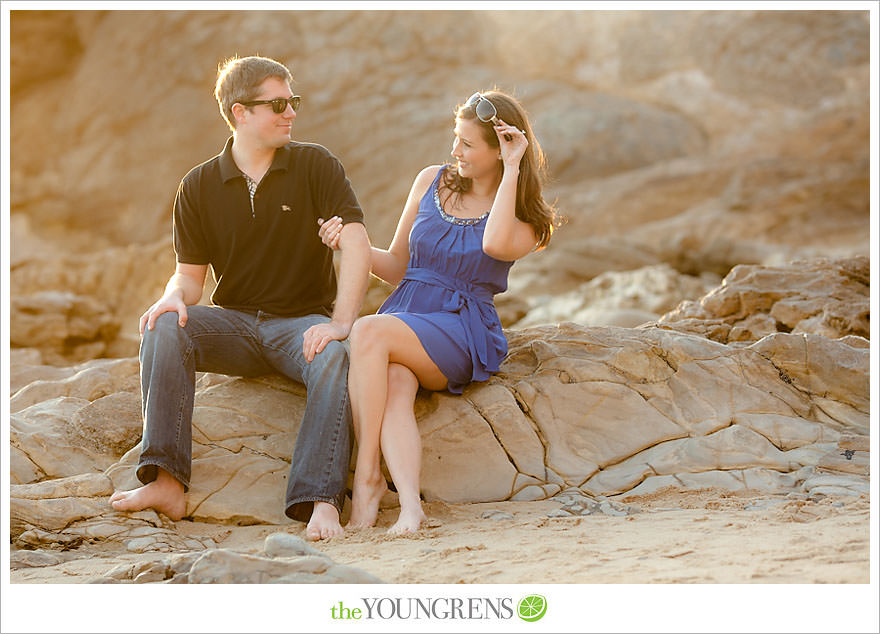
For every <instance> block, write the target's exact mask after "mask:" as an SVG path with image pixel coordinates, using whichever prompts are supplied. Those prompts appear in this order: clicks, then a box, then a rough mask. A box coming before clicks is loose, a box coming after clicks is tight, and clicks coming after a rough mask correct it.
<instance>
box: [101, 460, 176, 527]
mask: <svg viewBox="0 0 880 634" xmlns="http://www.w3.org/2000/svg"><path fill="white" fill-rule="evenodd" d="M110 506H112V507H113V508H114V509H116V510H117V511H143V510H144V509H153V510H154V511H157V512H159V513H162V514H164V515H167V516H168V517H169V518H171V519H172V520H174V521H177V520H179V519H180V518H181V517H183V515H184V513H186V497H184V493H183V485H182V484H181V483H180V482H178V481H177V480H176V479H175V478H174V477H173V476H172V475H171V474H169V473H168V472H167V471H163V470H162V469H159V472H158V475H157V477H156V479H155V480H153V481H152V482H150V483H149V484H145V485H144V486H142V487H138V488H137V489H132V490H131V491H116V492H115V493H114V494H113V495H111V496H110Z"/></svg>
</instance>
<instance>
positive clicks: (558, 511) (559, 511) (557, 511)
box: [547, 509, 571, 517]
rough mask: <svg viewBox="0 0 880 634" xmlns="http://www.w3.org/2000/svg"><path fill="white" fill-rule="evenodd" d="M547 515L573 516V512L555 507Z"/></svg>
mask: <svg viewBox="0 0 880 634" xmlns="http://www.w3.org/2000/svg"><path fill="white" fill-rule="evenodd" d="M547 517H571V513H570V512H568V511H565V510H563V509H553V510H552V511H550V512H549V513H547Z"/></svg>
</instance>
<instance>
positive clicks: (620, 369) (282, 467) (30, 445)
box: [11, 259, 870, 551]
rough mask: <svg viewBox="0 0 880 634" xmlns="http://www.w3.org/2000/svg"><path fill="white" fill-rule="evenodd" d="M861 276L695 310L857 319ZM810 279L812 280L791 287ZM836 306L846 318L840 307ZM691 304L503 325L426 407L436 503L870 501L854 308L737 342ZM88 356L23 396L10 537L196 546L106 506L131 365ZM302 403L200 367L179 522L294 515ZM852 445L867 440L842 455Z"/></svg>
mask: <svg viewBox="0 0 880 634" xmlns="http://www.w3.org/2000/svg"><path fill="white" fill-rule="evenodd" d="M863 267H864V261H862V260H860V259H856V260H850V261H838V262H833V263H832V262H827V261H820V262H818V263H810V264H804V263H797V264H793V265H791V266H788V267H773V268H770V267H766V268H763V269H762V268H758V267H751V268H750V272H751V275H748V276H746V275H743V274H742V272H741V271H738V270H737V271H734V272H733V273H732V274H731V276H730V277H729V279H728V280H725V283H724V284H722V285H721V286H720V287H718V288H717V289H715V290H713V291H712V292H710V293H709V294H707V295H706V296H705V297H704V298H703V300H702V301H701V303H700V305H701V306H703V307H706V308H705V310H707V311H711V310H712V308H711V307H712V306H715V305H722V304H723V305H730V304H731V302H732V300H727V301H726V302H725V300H723V299H719V297H723V296H725V295H724V294H725V293H726V294H727V295H726V296H727V297H736V298H743V297H747V298H748V299H749V301H748V302H747V301H737V302H735V304H736V310H728V311H726V312H725V313H722V316H724V315H729V314H735V315H736V319H738V320H739V321H747V322H749V323H752V322H759V321H760V320H761V316H762V315H767V314H773V310H774V308H775V307H776V306H781V305H783V303H784V302H786V301H787V299H786V298H789V299H790V298H791V297H792V295H786V294H784V293H781V292H780V290H779V289H784V288H789V289H797V294H796V297H797V301H796V302H794V301H788V304H786V305H801V306H812V305H813V304H818V303H821V302H820V299H821V298H828V297H842V298H844V299H845V300H846V301H845V302H843V303H842V304H841V305H842V306H845V307H846V314H848V315H855V316H862V317H863V316H864V315H865V314H866V311H867V310H868V308H867V306H868V295H867V292H866V291H867V288H866V286H865V282H866V280H865V279H864V278H860V277H859V275H858V272H859V271H863ZM841 271H846V272H848V275H842V274H841ZM803 275H809V276H810V280H811V283H809V284H803V283H800V284H797V285H795V284H792V283H791V282H792V281H795V280H797V281H801V279H802V276H803ZM786 279H787V280H788V281H789V283H786ZM854 279H855V282H854ZM737 289H740V290H737ZM844 291H849V292H850V295H849V296H846V295H845V293H844ZM825 305H826V306H831V308H830V310H829V311H828V312H827V313H825V314H829V315H832V316H833V314H834V306H835V304H834V303H833V302H830V303H829V302H827V301H826V302H825ZM685 310H686V309H679V311H676V312H675V313H671V314H669V315H667V316H665V317H664V318H663V319H661V320H660V323H661V324H662V325H657V324H650V325H646V326H643V327H640V328H619V327H612V326H604V327H589V326H581V325H577V324H573V323H561V324H557V325H554V326H550V325H546V326H538V327H533V328H527V329H523V330H508V332H507V334H508V338H509V341H510V352H509V354H508V357H507V359H506V360H505V361H504V363H503V365H502V368H501V372H500V373H499V374H498V375H496V376H494V377H492V378H491V379H490V380H489V381H488V382H486V383H483V384H474V385H471V386H469V387H468V388H467V389H466V390H465V392H464V394H463V395H462V396H452V395H449V394H445V393H430V394H422V395H420V396H419V398H418V399H417V402H416V415H417V418H418V421H419V427H420V430H421V433H422V438H423V467H422V492H423V495H424V497H425V499H426V500H441V501H445V502H484V501H497V500H535V499H543V498H547V497H550V496H554V495H556V494H559V493H562V492H566V493H571V492H573V491H577V492H579V493H582V494H586V495H587V496H591V497H593V498H596V497H598V496H604V497H612V496H613V497H626V496H628V495H634V494H640V493H647V492H653V491H656V490H657V489H659V488H662V487H665V486H675V487H681V488H706V487H718V488H723V489H730V490H738V489H749V490H754V491H761V492H770V493H780V492H800V493H804V494H805V495H817V494H821V493H827V492H835V493H846V494H860V493H865V492H867V490H868V479H867V476H868V462H869V461H868V454H867V451H866V448H867V437H868V435H869V410H870V408H869V389H868V366H869V356H870V354H869V353H870V350H869V342H868V339H867V338H865V337H864V336H862V335H860V334H851V330H852V327H851V325H852V324H853V323H858V319H854V320H853V319H851V320H849V321H846V322H845V321H843V320H836V321H835V320H833V319H832V320H831V322H832V323H838V324H844V325H841V326H840V327H841V329H842V330H841V331H840V332H837V333H831V332H830V331H829V330H828V325H827V323H828V321H829V320H828V319H825V320H823V319H815V318H814V317H815V314H816V313H815V311H814V313H810V312H809V311H805V312H803V313H802V317H801V318H799V319H798V320H797V322H796V323H794V324H790V326H789V327H788V328H785V331H783V332H778V331H776V330H774V331H773V332H770V333H766V334H764V335H762V336H761V338H759V339H757V340H755V341H752V342H744V341H743V339H744V338H745V337H744V336H743V337H740V338H738V339H735V340H734V341H733V342H731V344H730V345H726V343H724V342H719V341H717V340H713V339H712V338H709V337H707V336H704V335H703V334H702V333H706V334H709V335H711V334H712V333H714V332H716V330H717V329H718V328H719V326H718V323H716V322H718V319H716V318H715V316H714V315H715V314H716V313H711V312H710V313H709V316H707V317H704V319H705V326H704V327H703V328H702V329H701V328H698V327H695V326H694V324H695V323H701V317H700V316H694V315H695V312H694V311H691V312H690V313H688V314H689V315H691V316H690V317H688V319H687V321H686V323H687V324H688V325H689V326H690V327H689V328H688V329H683V330H674V329H672V328H673V327H674V325H675V324H676V323H678V321H676V320H677V316H678V315H680V314H681V313H684V312H685ZM782 310H783V309H782V308H779V309H778V310H777V313H779V311H782ZM736 327H737V326H736V325H734V326H733V327H731V331H732V330H733V329H734V328H736ZM789 328H790V330H789ZM686 330H690V331H694V332H688V331H686ZM743 330H745V329H743ZM750 332H751V331H750ZM834 334H836V335H838V336H832V335H834ZM84 366H85V367H82V368H80V367H75V368H73V374H72V375H71V376H67V377H56V378H52V379H45V380H38V381H34V382H32V383H29V384H28V385H27V386H25V387H23V388H21V389H20V390H18V391H17V392H16V393H15V395H14V396H13V403H14V404H15V407H14V409H15V412H14V413H13V416H12V430H11V440H12V445H13V460H12V465H11V476H12V480H13V482H14V484H13V485H12V489H11V491H12V492H11V508H12V537H13V539H14V541H15V543H16V544H17V545H19V546H22V547H33V546H37V545H46V544H52V543H56V544H64V545H70V544H76V543H81V542H82V541H83V540H106V541H118V542H120V543H122V544H124V545H125V546H126V548H128V549H129V550H135V551H151V550H164V551H167V550H177V549H180V548H183V547H184V546H186V547H189V548H194V547H196V544H194V543H190V542H191V541H192V540H190V542H185V541H184V542H181V539H180V538H178V537H176V536H175V534H174V532H173V530H170V528H171V526H169V524H170V523H169V522H168V521H167V520H165V519H163V518H161V517H159V516H157V515H156V514H155V513H153V512H143V513H134V514H125V513H117V512H115V511H113V510H112V509H111V508H110V507H109V505H108V504H107V497H108V496H109V495H110V494H111V493H112V491H113V490H114V489H125V488H131V487H134V486H137V485H138V482H137V481H136V479H135V478H134V465H135V464H136V461H137V456H138V454H139V449H140V445H139V438H140V436H139V431H140V415H139V401H138V396H137V392H138V388H137V362H136V360H135V359H122V360H103V361H100V360H98V361H92V362H89V363H88V364H84ZM304 402H305V394H304V390H303V388H302V386H300V385H299V384H296V383H294V382H291V381H288V380H286V379H283V378H281V377H275V376H270V377H263V378H259V379H241V378H231V377H225V376H222V375H215V374H202V375H200V377H199V382H198V386H197V394H196V406H195V414H194V422H193V483H192V488H191V489H190V492H189V494H188V502H187V510H186V515H187V516H189V517H191V518H192V519H193V520H194V521H205V522H213V523H217V522H220V523H234V524H254V523H268V524H285V523H288V520H287V519H286V518H285V517H284V515H283V513H282V495H283V492H284V490H285V478H286V477H287V472H288V469H289V457H290V454H291V452H292V450H293V445H294V441H295V437H296V431H297V426H298V421H299V418H300V417H301V415H302V411H303V409H304ZM854 444H855V445H858V446H859V447H860V448H859V449H858V450H854V451H849V452H847V449H848V448H850V447H851V446H854Z"/></svg>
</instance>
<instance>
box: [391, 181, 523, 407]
mask: <svg viewBox="0 0 880 634" xmlns="http://www.w3.org/2000/svg"><path fill="white" fill-rule="evenodd" d="M445 169H446V166H444V167H441V168H440V170H439V171H438V172H437V176H436V177H434V181H433V182H432V183H431V187H429V188H428V191H426V192H425V195H424V196H422V199H421V201H420V202H419V211H418V214H417V215H416V219H415V222H413V226H412V230H411V231H410V234H409V253H410V256H409V264H408V267H407V271H406V275H404V277H403V280H402V281H401V282H400V284H399V285H398V287H397V288H396V289H395V290H394V292H393V293H391V295H390V296H389V297H388V299H386V300H385V303H384V304H382V306H381V307H380V308H379V311H378V312H379V313H380V314H386V315H394V316H395V317H397V318H399V319H401V320H403V321H404V322H405V323H406V324H407V325H408V326H409V327H410V328H412V330H413V331H414V332H415V333H416V335H417V336H418V338H419V341H421V343H422V346H423V347H424V348H425V351H426V352H427V353H428V356H430V357H431V359H432V360H433V361H434V363H436V364H437V367H438V368H440V371H441V372H443V374H444V375H445V376H446V378H447V379H448V381H449V385H448V389H449V391H450V392H453V393H455V394H461V392H462V389H463V388H464V387H465V386H466V385H467V384H468V383H470V382H471V381H485V380H486V379H488V378H489V376H490V375H491V374H492V373H494V372H497V371H498V367H499V365H500V364H501V361H502V360H503V359H504V356H505V355H506V354H507V339H506V338H505V337H504V332H503V331H502V329H501V320H500V319H499V318H498V312H497V311H496V310H495V303H494V296H495V294H496V293H503V292H504V291H505V290H507V274H508V272H509V271H510V267H511V266H512V265H513V262H502V261H501V260H496V259H494V258H492V257H489V256H488V255H486V254H485V253H483V232H484V231H485V229H486V219H487V218H488V215H489V214H488V212H487V213H486V214H484V215H483V216H481V217H480V218H469V219H462V218H455V217H454V216H450V215H448V214H446V213H445V212H444V211H443V207H442V206H441V205H440V196H439V194H438V182H439V180H440V176H441V174H443V171H444V170H445Z"/></svg>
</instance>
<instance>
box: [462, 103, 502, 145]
mask: <svg viewBox="0 0 880 634" xmlns="http://www.w3.org/2000/svg"><path fill="white" fill-rule="evenodd" d="M464 105H465V107H467V106H473V108H474V114H476V115H477V119H479V120H480V121H482V122H483V123H489V122H490V121H491V122H492V125H501V122H500V121H498V111H497V110H496V109H495V104H494V103H492V102H491V101H489V100H488V99H486V98H485V97H484V96H483V95H481V94H480V93H478V92H475V93H474V94H472V95H471V96H470V97H468V100H467V101H465V102H464ZM504 140H505V141H510V140H511V136H510V135H509V134H505V135H504Z"/></svg>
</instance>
